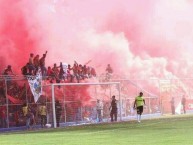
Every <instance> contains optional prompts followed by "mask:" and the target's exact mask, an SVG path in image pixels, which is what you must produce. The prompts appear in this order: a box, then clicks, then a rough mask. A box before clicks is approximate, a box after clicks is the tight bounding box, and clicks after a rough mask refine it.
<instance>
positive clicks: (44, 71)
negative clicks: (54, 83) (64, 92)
mask: <svg viewBox="0 0 193 145" xmlns="http://www.w3.org/2000/svg"><path fill="white" fill-rule="evenodd" d="M46 55H47V51H46V53H45V54H43V56H42V57H41V58H40V61H39V63H40V68H41V72H42V76H45V75H46V66H45V58H46Z"/></svg>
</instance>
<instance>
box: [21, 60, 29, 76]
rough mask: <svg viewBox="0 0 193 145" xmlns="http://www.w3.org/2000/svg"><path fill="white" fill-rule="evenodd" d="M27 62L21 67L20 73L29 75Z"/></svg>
mask: <svg viewBox="0 0 193 145" xmlns="http://www.w3.org/2000/svg"><path fill="white" fill-rule="evenodd" d="M28 66H29V63H27V64H26V65H25V66H23V67H22V68H21V73H22V75H29V69H28V68H29V67H28Z"/></svg>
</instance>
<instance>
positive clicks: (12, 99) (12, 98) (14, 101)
mask: <svg viewBox="0 0 193 145" xmlns="http://www.w3.org/2000/svg"><path fill="white" fill-rule="evenodd" d="M7 97H8V99H9V100H10V101H11V102H12V103H13V104H22V103H23V101H22V100H19V99H16V98H14V97H12V96H9V95H7Z"/></svg>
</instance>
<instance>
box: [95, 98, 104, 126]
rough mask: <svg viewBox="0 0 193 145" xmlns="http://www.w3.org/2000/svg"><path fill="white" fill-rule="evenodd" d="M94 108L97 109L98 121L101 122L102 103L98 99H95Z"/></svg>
mask: <svg viewBox="0 0 193 145" xmlns="http://www.w3.org/2000/svg"><path fill="white" fill-rule="evenodd" d="M96 110H97V119H98V122H101V121H102V114H103V103H102V101H100V100H99V99H97V103H96Z"/></svg>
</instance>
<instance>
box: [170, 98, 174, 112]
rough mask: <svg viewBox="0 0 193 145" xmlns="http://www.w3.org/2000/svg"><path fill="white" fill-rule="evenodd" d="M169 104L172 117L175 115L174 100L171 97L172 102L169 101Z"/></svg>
mask: <svg viewBox="0 0 193 145" xmlns="http://www.w3.org/2000/svg"><path fill="white" fill-rule="evenodd" d="M170 103H171V111H172V115H175V99H174V97H172V100H171V101H170Z"/></svg>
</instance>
